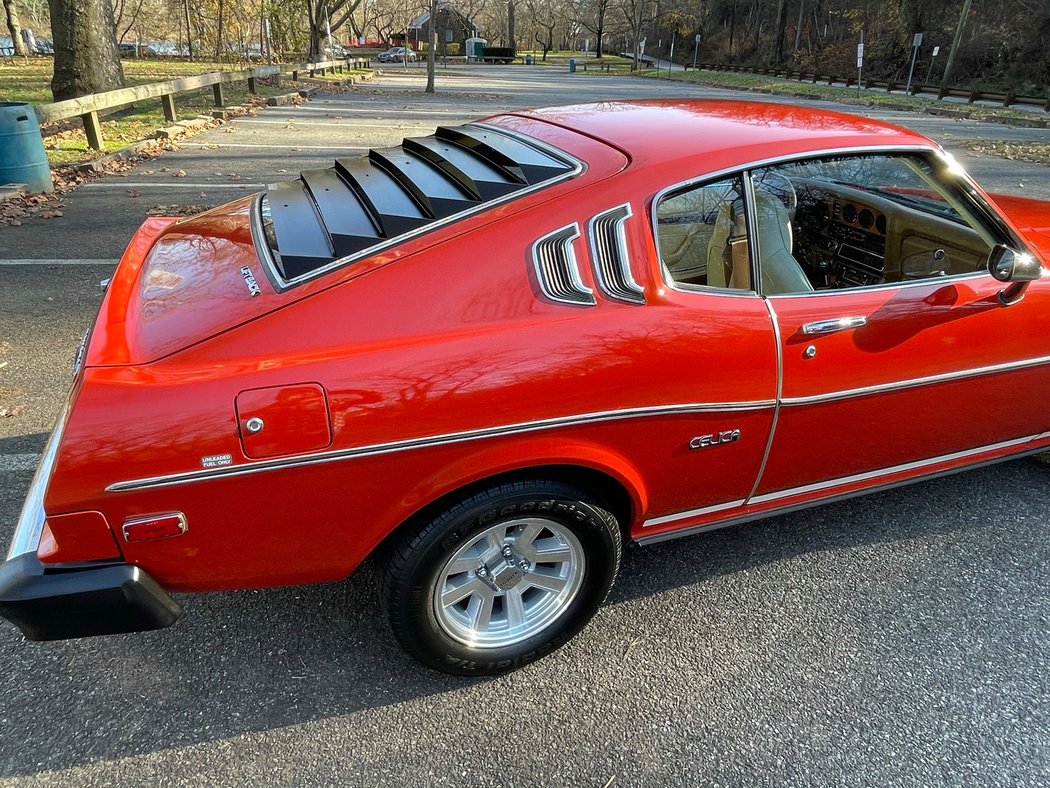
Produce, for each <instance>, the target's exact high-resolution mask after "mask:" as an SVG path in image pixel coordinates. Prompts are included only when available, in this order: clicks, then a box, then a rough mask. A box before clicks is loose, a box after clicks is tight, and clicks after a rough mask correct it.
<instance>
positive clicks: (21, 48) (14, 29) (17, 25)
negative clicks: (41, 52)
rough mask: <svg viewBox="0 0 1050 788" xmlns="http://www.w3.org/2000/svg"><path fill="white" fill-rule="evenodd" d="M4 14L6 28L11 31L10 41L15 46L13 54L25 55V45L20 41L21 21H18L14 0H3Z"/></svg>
mask: <svg viewBox="0 0 1050 788" xmlns="http://www.w3.org/2000/svg"><path fill="white" fill-rule="evenodd" d="M4 14H5V16H6V17H7V29H8V30H10V31H11V42H12V43H13V44H14V47H15V54H16V55H20V56H21V57H25V56H26V45H25V42H23V41H22V23H21V22H19V21H18V8H17V7H16V6H15V0H4Z"/></svg>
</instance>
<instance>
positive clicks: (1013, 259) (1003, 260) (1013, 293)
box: [988, 244, 1043, 306]
mask: <svg viewBox="0 0 1050 788" xmlns="http://www.w3.org/2000/svg"><path fill="white" fill-rule="evenodd" d="M988 273H990V274H991V275H992V277H993V278H994V279H996V280H998V281H1000V282H1010V286H1009V287H1007V288H1006V289H1005V290H1002V291H1000V293H999V303H1001V304H1002V305H1003V306H1006V305H1008V304H1013V303H1016V302H1017V301H1020V300H1021V297H1022V296H1023V295H1024V290H1025V288H1026V287H1027V286H1028V283H1029V282H1034V281H1035V280H1036V279H1038V278H1039V277H1040V276H1041V275H1042V273H1043V266H1042V265H1041V264H1040V263H1039V261H1038V260H1036V259H1035V257H1033V256H1032V255H1030V254H1028V253H1027V252H1019V251H1018V250H1016V249H1012V248H1011V247H1009V246H1006V245H1005V244H996V245H995V246H993V247H992V250H991V251H990V252H989V253H988Z"/></svg>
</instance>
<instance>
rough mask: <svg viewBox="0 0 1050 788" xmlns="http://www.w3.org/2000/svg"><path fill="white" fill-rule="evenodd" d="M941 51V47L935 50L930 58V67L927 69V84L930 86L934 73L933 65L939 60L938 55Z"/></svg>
mask: <svg viewBox="0 0 1050 788" xmlns="http://www.w3.org/2000/svg"><path fill="white" fill-rule="evenodd" d="M940 51H941V48H940V47H934V48H933V54H932V55H931V56H930V67H929V68H928V69H926V84H927V85H929V84H930V75H931V74H932V73H933V63H934V61H935V60H937V54H938V53H939V52H940Z"/></svg>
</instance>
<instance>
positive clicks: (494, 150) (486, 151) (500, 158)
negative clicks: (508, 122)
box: [435, 125, 564, 184]
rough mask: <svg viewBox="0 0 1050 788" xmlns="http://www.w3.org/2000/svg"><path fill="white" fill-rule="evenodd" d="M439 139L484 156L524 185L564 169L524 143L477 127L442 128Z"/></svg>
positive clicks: (555, 160)
mask: <svg viewBox="0 0 1050 788" xmlns="http://www.w3.org/2000/svg"><path fill="white" fill-rule="evenodd" d="M435 136H436V137H437V138H438V139H439V140H448V141H449V142H454V143H455V144H457V145H459V146H461V147H464V148H467V149H468V150H471V151H473V152H474V153H477V154H478V155H480V156H483V157H484V158H486V159H487V160H488V161H490V162H492V163H493V164H494V165H496V166H497V167H500V168H501V169H503V170H504V171H505V172H507V173H508V174H510V175H511V176H512V177H513V178H514V179H516V180H519V181H521V182H522V183H528V184H532V183H538V182H539V181H543V180H546V179H547V178H550V177H551V176H552V175H556V174H558V173H559V172H561V171H562V170H563V169H564V164H562V163H561V162H559V161H558V160H557V159H555V158H552V157H551V156H548V155H547V154H545V153H543V152H542V151H539V150H537V149H536V148H533V147H531V146H529V145H526V144H525V143H524V142H521V141H519V140H516V139H514V138H512V137H507V136H505V135H503V134H499V133H497V132H494V131H489V130H487V129H482V128H478V127H477V126H470V125H467V126H458V127H455V128H450V127H447V126H439V127H438V130H437V133H436V134H435Z"/></svg>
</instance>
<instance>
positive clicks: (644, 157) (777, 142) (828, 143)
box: [490, 98, 936, 171]
mask: <svg viewBox="0 0 1050 788" xmlns="http://www.w3.org/2000/svg"><path fill="white" fill-rule="evenodd" d="M515 114H516V115H522V116H525V117H529V118H535V119H538V120H543V121H546V122H547V123H551V124H555V125H557V126H561V127H564V128H566V129H570V130H572V131H574V132H578V133H583V134H585V135H587V136H589V137H593V138H596V139H599V140H601V141H603V142H606V143H608V144H610V145H613V146H614V147H617V148H619V149H621V150H622V151H623V152H624V153H626V154H627V155H628V156H629V157H630V159H631V160H632V163H634V164H635V165H638V164H642V163H647V162H648V163H660V164H666V163H669V162H672V161H675V160H685V159H690V160H695V159H696V158H697V157H701V158H703V159H704V160H705V161H706V162H707V164H708V165H709V166H708V167H706V169H707V170H708V171H714V170H715V169H718V168H719V167H720V166H725V167H729V166H734V165H738V164H742V163H748V162H754V161H764V160H768V159H771V158H776V157H779V156H788V155H795V154H800V153H809V152H812V151H823V150H828V151H833V150H837V149H841V148H855V147H889V148H892V147H915V146H919V147H926V148H932V147H936V145H934V143H932V142H930V140H928V139H927V138H925V137H923V136H922V135H920V134H916V133H915V132H912V131H909V130H907V129H904V128H901V127H899V126H894V125H892V124H889V123H883V122H881V121H877V120H873V119H871V118H866V117H861V116H859V115H852V114H847V113H845V112H833V111H831V110H825V109H817V108H813V107H803V106H799V105H796V104H782V103H774V102H763V101H735V100H712V99H687V98H680V99H652V100H636V101H610V102H598V103H593V104H577V105H571V106H564V107H549V108H545V109H536V110H528V111H524V112H521V113H515ZM508 120H509V119H508ZM490 122H495V123H500V120H499V118H493V119H491V121H490ZM508 125H516V124H514V122H513V121H510V123H508ZM550 141H551V142H554V144H557V142H555V141H554V140H550ZM566 141H568V138H567V139H566Z"/></svg>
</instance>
